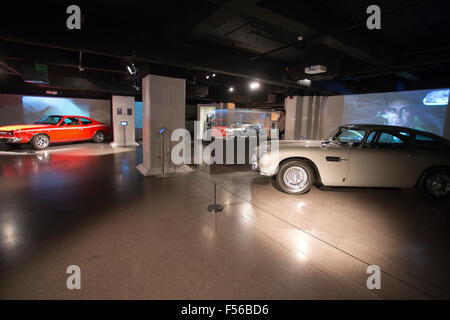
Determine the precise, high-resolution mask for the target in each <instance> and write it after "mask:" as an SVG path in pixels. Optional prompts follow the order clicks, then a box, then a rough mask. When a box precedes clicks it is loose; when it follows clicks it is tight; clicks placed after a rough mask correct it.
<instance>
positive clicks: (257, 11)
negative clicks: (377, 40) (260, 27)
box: [245, 5, 375, 60]
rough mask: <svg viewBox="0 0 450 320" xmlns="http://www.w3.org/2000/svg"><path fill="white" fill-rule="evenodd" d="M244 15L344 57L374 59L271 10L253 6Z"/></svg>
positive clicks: (272, 51) (287, 46) (368, 54)
mask: <svg viewBox="0 0 450 320" xmlns="http://www.w3.org/2000/svg"><path fill="white" fill-rule="evenodd" d="M245 14H246V15H248V16H250V17H252V18H254V19H258V20H261V21H264V22H266V23H269V24H271V25H275V26H278V27H280V28H281V29H283V30H285V31H288V32H291V33H294V34H296V35H298V36H302V37H303V39H306V38H315V40H314V41H315V42H318V43H321V44H323V45H325V46H327V47H330V48H332V49H334V50H336V51H339V52H342V53H345V54H346V55H349V56H351V57H354V58H356V59H359V60H372V59H375V57H374V56H373V55H372V54H371V53H369V52H367V51H365V50H362V49H359V48H356V47H354V46H352V45H349V44H346V43H344V42H342V41H340V40H337V39H335V38H333V37H331V36H324V35H321V33H320V31H318V30H316V29H314V28H312V27H310V26H307V25H305V24H303V23H300V22H298V21H295V20H293V19H291V18H288V17H286V16H283V15H280V14H278V13H275V12H273V11H271V10H268V9H266V8H263V7H260V6H258V5H255V6H253V7H252V8H250V9H249V10H247V11H246V12H245ZM299 43H301V42H294V43H292V44H289V45H286V46H282V47H280V48H279V50H284V49H287V48H290V47H293V46H295V45H297V44H299ZM276 51H278V50H277V49H275V50H271V51H270V52H268V53H266V54H262V55H258V56H257V57H258V58H259V57H263V56H265V55H267V54H271V53H274V52H276Z"/></svg>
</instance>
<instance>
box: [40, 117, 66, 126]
mask: <svg viewBox="0 0 450 320" xmlns="http://www.w3.org/2000/svg"><path fill="white" fill-rule="evenodd" d="M61 119H62V117H60V116H46V117H44V118H42V119H41V120H39V121H36V122H35V123H36V124H53V125H55V124H58V122H59V121H61Z"/></svg>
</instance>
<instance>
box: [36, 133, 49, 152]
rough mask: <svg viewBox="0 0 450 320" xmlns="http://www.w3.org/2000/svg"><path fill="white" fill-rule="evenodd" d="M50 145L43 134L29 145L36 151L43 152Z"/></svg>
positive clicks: (37, 136)
mask: <svg viewBox="0 0 450 320" xmlns="http://www.w3.org/2000/svg"><path fill="white" fill-rule="evenodd" d="M49 144H50V139H49V138H48V136H46V135H45V134H38V135H36V136H34V138H33V139H32V140H31V145H32V146H33V148H34V149H36V150H43V149H45V148H47V147H48V145H49Z"/></svg>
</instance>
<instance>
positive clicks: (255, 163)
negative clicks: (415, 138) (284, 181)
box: [252, 154, 271, 176]
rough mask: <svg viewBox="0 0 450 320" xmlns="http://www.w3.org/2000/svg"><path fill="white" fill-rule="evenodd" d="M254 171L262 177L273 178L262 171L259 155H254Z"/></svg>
mask: <svg viewBox="0 0 450 320" xmlns="http://www.w3.org/2000/svg"><path fill="white" fill-rule="evenodd" d="M252 169H253V171H255V172H258V173H259V174H260V175H262V176H271V174H268V173H267V172H264V171H263V170H261V168H260V167H259V165H258V156H257V154H254V155H253V156H252Z"/></svg>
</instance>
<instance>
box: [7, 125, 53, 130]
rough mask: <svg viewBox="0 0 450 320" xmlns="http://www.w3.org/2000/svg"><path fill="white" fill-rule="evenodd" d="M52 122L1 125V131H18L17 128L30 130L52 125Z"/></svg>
mask: <svg viewBox="0 0 450 320" xmlns="http://www.w3.org/2000/svg"><path fill="white" fill-rule="evenodd" d="M51 126H52V125H51V124H21V125H13V126H3V127H0V131H16V130H30V129H44V128H48V127H51Z"/></svg>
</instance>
